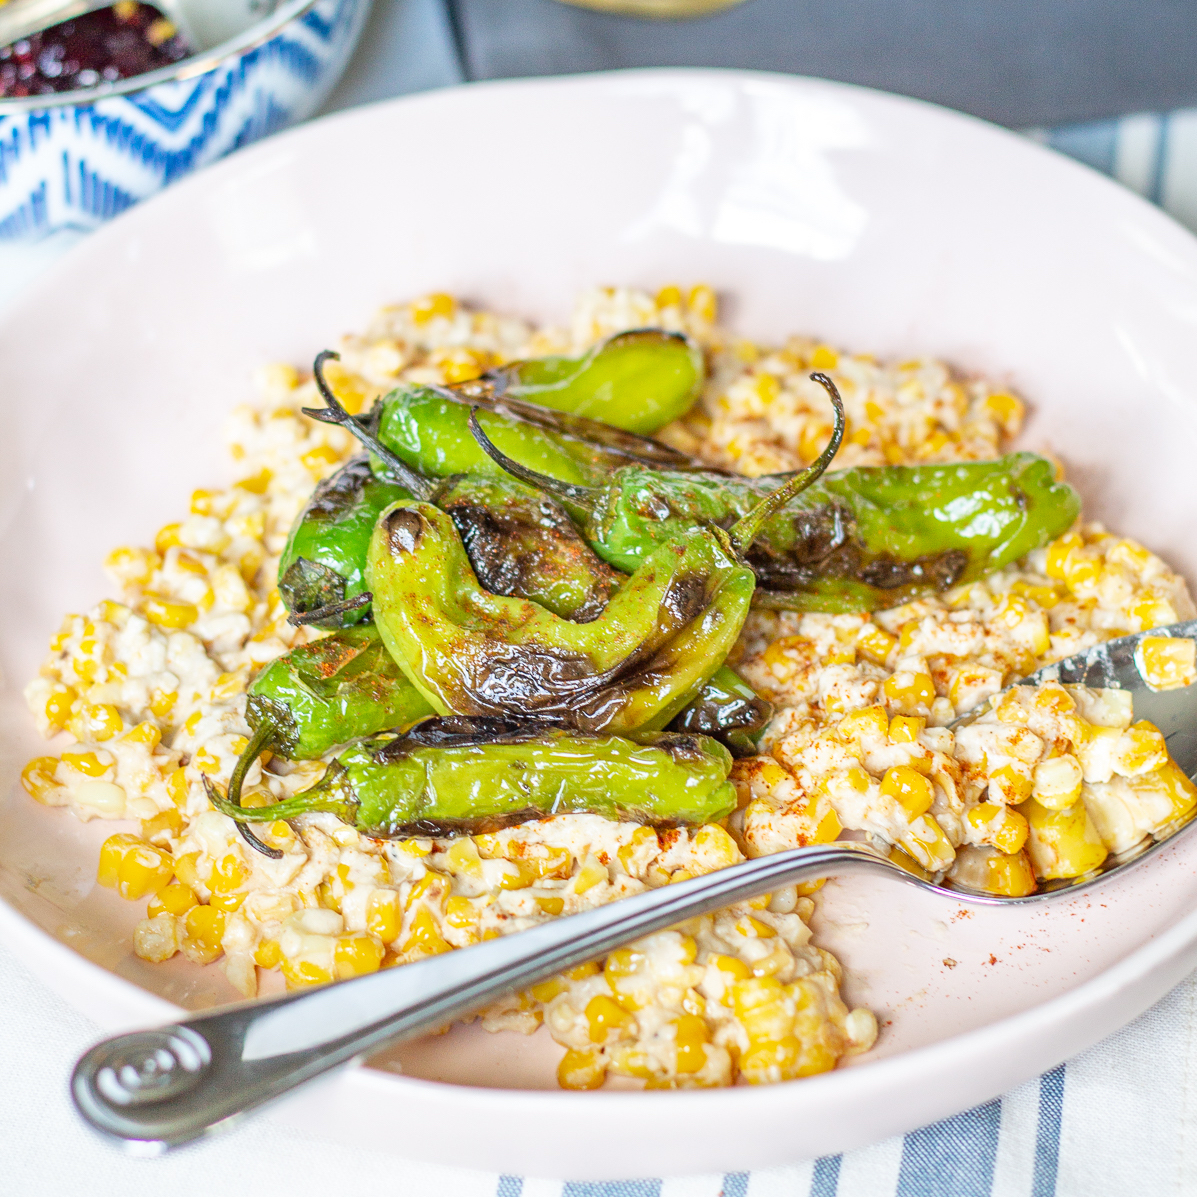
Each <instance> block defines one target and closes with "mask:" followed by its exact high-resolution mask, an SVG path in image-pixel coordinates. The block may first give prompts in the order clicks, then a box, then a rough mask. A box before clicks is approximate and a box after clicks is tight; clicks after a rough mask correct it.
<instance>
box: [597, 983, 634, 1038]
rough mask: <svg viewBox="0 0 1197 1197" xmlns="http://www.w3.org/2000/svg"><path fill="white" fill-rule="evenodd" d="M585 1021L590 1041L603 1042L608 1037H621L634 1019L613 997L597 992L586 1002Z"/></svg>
mask: <svg viewBox="0 0 1197 1197" xmlns="http://www.w3.org/2000/svg"><path fill="white" fill-rule="evenodd" d="M586 1021H587V1023H588V1024H589V1028H590V1031H589V1033H590V1042H591V1043H605V1042H606V1041H607V1040H608V1039H609V1038H616V1039H618V1038H622V1036H623V1033H624V1031H625V1030H627V1028H628V1027H629V1026H634V1025H635V1022H636V1019H635V1017H634V1016H633V1015H631V1014H629V1013H628V1012H627V1011H626V1010H625V1009H624V1008H623V1007H622V1006H621V1005H620V1004H619V1003H618V1002H617V1001H616V1000H615V999H614V998H609V997H608V996H607V995H606V994H605V993H598V994H595V996H594V997H592V998H591V999H590V1001H589V1002H587V1003H586Z"/></svg>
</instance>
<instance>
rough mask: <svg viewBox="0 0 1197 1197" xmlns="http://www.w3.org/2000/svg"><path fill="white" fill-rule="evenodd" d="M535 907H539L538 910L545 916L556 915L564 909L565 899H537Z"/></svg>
mask: <svg viewBox="0 0 1197 1197" xmlns="http://www.w3.org/2000/svg"><path fill="white" fill-rule="evenodd" d="M536 905H537V906H539V907H540V909H541V910H543V911H544V913H545V914H551V915H558V914H560V913H561V912H562V911H563V910H564V909H565V899H564V898H553V897H547V898H542V897H538V898H537V899H536Z"/></svg>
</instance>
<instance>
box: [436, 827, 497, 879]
mask: <svg viewBox="0 0 1197 1197" xmlns="http://www.w3.org/2000/svg"><path fill="white" fill-rule="evenodd" d="M445 855H446V857H447V858H448V864H449V870H450V871H451V872H453V873H462V874H464V875H465V876H466V877H472V878H474V879H475V880H476V881H480V880H481V879H482V858H481V857H480V856H479V855H478V845H477V844H475V843H474V841H473V840H472V839H470V837H469V836H468V835H467V836H461V837H460V838H459V839H456V840H454V841H453V844H452V846H451V847H450V849H449V851H448V852H446V853H445ZM504 888H507V887H504Z"/></svg>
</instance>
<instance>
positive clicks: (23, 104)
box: [0, 0, 319, 119]
mask: <svg viewBox="0 0 1197 1197" xmlns="http://www.w3.org/2000/svg"><path fill="white" fill-rule="evenodd" d="M317 3H319V0H286V2H285V3H283V4H281V5H280V6H279V7H278V8H277V9H275V11H274V12H272V13H271V14H270V15H269V16H268V17H264V18H263V19H262V20H261V21H258V22H257V23H256V24H254V25H251V26H250V27H249V28H248V29H247V30H246V31H245V32H244V33H241V34H238V36H237V37H234V38H230V39H229V40H228V41H227V42H224V43H222V44H221V45H219V46H216V47H215V48H214V49H212V50H208V51H206V52H205V53H203V54H194V55H192V56H191V57H190V58H184V59H182V61H180V62H176V63H173V64H172V65H171V66H167V67H160V68H159V69H158V70H156V71H146V72H145V73H144V74H141V75H131V76H130V77H129V78H128V79H118V80H117V81H116V82H115V83H111V84H107V85H105V86H102V87H83V88H77V89H76V90H75V91H62V92H56V93H55V94H53V95H48V96H19V97H16V96H14V97H10V98H9V99H0V119H3V118H4V117H5V116H16V115H17V114H19V113H22V112H35V111H37V112H40V111H42V110H44V109H49V108H67V107H74V106H79V107H90V106H91V105H92V104H94V103H96V102H97V101H98V100H106V99H108V98H109V97H111V96H127V95H129V94H130V93H131V92H135V91H145V90H146V89H147V88H150V87H155V86H157V85H158V84H159V83H174V82H182V81H183V80H185V79H195V78H197V77H198V76H200V75H206V74H207V73H208V72H209V71H211V70H214V69H215V68H217V67H219V66H220V65H221V64H222V63H224V62H227V61H229V60H230V59H235V58H239V57H240V56H241V55H242V54H244V53H245V52H246V51H247V50H255V49H257V48H258V47H259V46H261V45H264V44H265V43H266V42H268V41H269V40H270V39H271V38H272V37H274V35H275V34H276V33H278V31H279V30H280V29H282V28H283V26H284V25H288V24H290V23H291V22H292V21H294V20H296V19H298V18H299V17H302V16H304V14H305V13H307V12H308V11H309V10H310V9H312V8H314V7H315V6H316V4H317Z"/></svg>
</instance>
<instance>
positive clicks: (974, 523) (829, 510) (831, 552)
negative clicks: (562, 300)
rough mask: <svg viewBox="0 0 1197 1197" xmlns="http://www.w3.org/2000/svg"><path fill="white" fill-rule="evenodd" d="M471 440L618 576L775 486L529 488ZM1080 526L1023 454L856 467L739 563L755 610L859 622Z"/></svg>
mask: <svg viewBox="0 0 1197 1197" xmlns="http://www.w3.org/2000/svg"><path fill="white" fill-rule="evenodd" d="M828 381H830V380H828ZM473 431H474V434H475V437H476V439H478V440H479V442H480V443H482V444H483V446H484V447H486V448H487V449H488V452H490V453H492V454H493V455H494V456H495V457H496V458H497V459H500V460H502V461H503V464H505V465H506V466H507V468H508V469H509V470H511V472H512V473H513V474H514V475H515V476H516V477H518V478H520V479H521V480H522V481H525V482H528V483H530V484H532V483H535V482H537V481H539V483H540V484H541V485H542V486H544V488H545V489H546V490H547V491H548V492H549V493H551V494H554V495H556V496H557V497H559V498H560V499H561V501H562V503H563V504H564V506H565V507H566V509H567V510H568V511H569V513H570V515H571V516H573V518H574V520H575V522H576V523H577V524H578V526H579V527H580V529H581V531H582V534H583V536H584V537H585V538H586V540H587V541H588V542H589V543H590V544H591V546H592V547H593V548H594V550H595V552H596V553H597V554H598V555H599V556H600V557H602V558H603V559H604V560H605V561H607V562H609V563H610V564H611V565H613V566H615V567H616V568H617V569H622V570H634V569H635V568H636V566H637V565H638V564H639V562H640V561H642V560H643V559H644V557H645V555H646V554H648V553H651V552H652V551H653V549H654V548H655V546H657V545H658V544H661V543H664V542H667V541H668V540H669V539H670V538H671V537H672V536H674V535H676V531H677V529H678V528H683V527H693V526H695V525H706V526H716V527H718V526H724V527H726V526H727V525H728V524H729V523H730V522H731V521H733V520H735V519H738V518H741V517H742V516H743V515H744V513H745V512H746V511H748V510H750V509H751V508H752V507H753V506H754V505H755V504H756V503H758V502H759V501H760V499H761V496H762V495H763V494H765V493H767V492H768V491H771V490H773V489H774V488H775V487H776V486H777V485H778V482H779V480H780V479H779V476H776V475H775V476H772V477H765V478H752V479H750V478H732V477H729V476H727V475H722V474H702V473H695V472H690V473H680V472H668V471H662V470H655V469H650V468H647V467H644V466H638V465H629V466H625V467H623V468H622V469H620V470H618V471H617V472H616V473H615V474H614V475H613V476H612V477H611V479H610V480H609V482H608V483H607V484H606V485H604V486H603V487H601V488H585V487H582V486H577V485H570V484H562V483H560V482H557V481H556V480H555V479H553V478H550V477H547V476H544V477H541V478H539V479H537V478H535V477H534V476H533V474H532V473H531V472H529V471H528V470H527V469H526V468H525V467H524V466H523V464H522V463H519V462H517V461H515V460H514V459H512V458H504V456H503V454H502V451H501V450H499V449H498V447H497V446H495V445H494V444H493V443H492V444H490V445H489V446H487V444H486V442H487V439H488V438H487V434H486V433H485V432H484V431H481V430H480V425H477V424H476V425H475V426H474V428H473ZM1079 514H1080V497H1079V496H1078V495H1077V493H1076V491H1074V490H1073V489H1072V487H1071V486H1069V485H1068V484H1067V483H1064V482H1058V481H1056V477H1055V466H1054V465H1053V464H1052V463H1051V462H1050V461H1048V460H1047V459H1046V458H1043V457H1039V456H1037V455H1036V454H1034V453H1011V454H1008V455H1007V456H1005V457H1000V458H997V459H996V460H994V461H970V462H960V463H955V464H947V465H924V466H856V467H853V468H851V469H847V470H839V471H837V472H835V473H831V474H825V475H823V477H822V478H820V479H819V480H818V482H816V483H814V484H812V485H811V486H810V487H808V488H807V489H806V490H804V491H803V492H802V493H801V494H800V495H798V496H796V497H795V498H794V499H793V500H791V501H790V502H789V503H788V504H787V505H786V506H785V507H784V508H783V509H782V510H780V511H778V512H777V513H775V514H774V515H773V516H771V517H770V519H769V520H768V521H767V522H766V524H765V526H764V527H763V528H762V529H761V532H760V535H759V536H758V537H757V539H756V541H755V543H754V544H753V546H752V548H751V549H750V550H749V551H748V553H747V554H746V558H745V560H746V561H747V563H748V565H749V566H751V568H752V570H753V573H754V574H755V575H756V578H757V582H758V590H757V594H756V599H755V602H756V604H757V605H758V606H767V607H775V608H783V609H788V610H794V611H825V612H829V613H832V614H849V613H865V612H868V611H874V610H879V609H882V608H885V607H895V606H898V605H900V604H902V603H904V602H908V601H910V600H911V599H914V598H919V597H922V596H924V595H928V594H935V593H941V592H943V591H945V590H950V589H951V588H952V587H954V586H959V585H962V584H964V583H967V582H972V581H976V580H978V579H979V578H982V577H985V576H986V575H987V574H990V573H993V572H994V571H995V570H998V569H1001V568H1002V567H1003V566H1006V565H1009V564H1010V563H1011V562H1013V561H1017V560H1018V559H1019V558H1020V557H1022V556H1024V555H1025V554H1027V553H1029V552H1030V551H1031V550H1032V549H1037V548H1042V547H1043V546H1044V545H1046V544H1048V543H1049V542H1050V541H1052V540H1054V539H1055V538H1056V537H1057V536H1060V535H1062V534H1063V533H1064V532H1066V531H1067V530H1068V529H1069V528H1070V527H1071V526H1072V524H1073V523H1074V522H1075V520H1076V518H1077V516H1078V515H1079Z"/></svg>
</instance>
